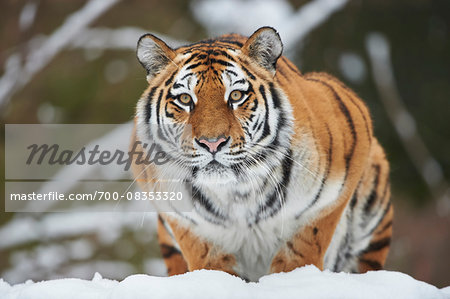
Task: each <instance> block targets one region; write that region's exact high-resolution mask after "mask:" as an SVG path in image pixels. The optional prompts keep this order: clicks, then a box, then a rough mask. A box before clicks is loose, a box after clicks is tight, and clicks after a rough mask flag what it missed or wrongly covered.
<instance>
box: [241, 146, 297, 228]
mask: <svg viewBox="0 0 450 299" xmlns="http://www.w3.org/2000/svg"><path fill="white" fill-rule="evenodd" d="M292 165H293V159H292V151H291V150H289V151H288V153H287V154H286V156H285V158H284V159H283V162H282V165H281V169H282V171H283V174H282V177H281V181H280V182H278V184H277V185H276V186H275V188H274V190H273V192H272V194H271V195H270V196H269V197H268V199H267V200H266V201H265V202H264V203H263V204H262V205H260V206H259V208H258V212H257V213H256V216H255V218H254V224H258V222H259V221H260V220H261V219H263V218H264V219H265V218H268V217H273V216H274V215H275V214H276V213H278V212H279V211H280V210H281V208H282V206H283V204H284V203H285V202H286V195H287V189H288V186H289V182H290V179H291V171H292ZM277 196H280V198H278V197H277ZM269 209H270V213H269V215H267V214H266V212H267V210H269ZM263 214H265V215H263ZM252 225H253V223H249V226H252Z"/></svg>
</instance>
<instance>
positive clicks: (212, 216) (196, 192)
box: [192, 186, 228, 225]
mask: <svg viewBox="0 0 450 299" xmlns="http://www.w3.org/2000/svg"><path fill="white" fill-rule="evenodd" d="M192 200H193V202H194V207H195V206H196V205H200V207H202V208H203V209H204V210H205V211H206V212H208V214H209V215H204V216H206V217H204V218H205V219H206V220H207V221H209V222H211V223H213V224H219V225H223V224H224V222H225V221H226V220H228V217H226V216H224V215H222V214H221V213H219V212H218V211H217V210H216V209H215V208H214V206H213V203H212V202H211V201H210V200H209V199H208V198H207V197H206V196H205V195H204V194H203V193H202V192H201V191H200V189H198V188H196V187H194V186H193V187H192Z"/></svg>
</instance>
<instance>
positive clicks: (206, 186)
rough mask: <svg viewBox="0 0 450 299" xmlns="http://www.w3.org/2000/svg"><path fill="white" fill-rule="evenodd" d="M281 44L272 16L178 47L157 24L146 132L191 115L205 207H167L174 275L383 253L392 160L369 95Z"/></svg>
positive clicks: (145, 60)
mask: <svg viewBox="0 0 450 299" xmlns="http://www.w3.org/2000/svg"><path fill="white" fill-rule="evenodd" d="M142 41H145V42H146V43H147V44H143V43H142ZM139 49H141V53H140V50H139ZM281 49H282V45H281V41H279V37H278V35H277V34H276V33H275V31H274V30H273V29H271V28H267V27H263V28H261V29H260V30H258V31H257V32H255V33H254V34H253V35H252V36H251V37H250V38H249V39H247V38H245V37H242V36H238V35H227V36H223V37H221V38H218V39H215V40H208V41H203V42H200V43H197V44H193V45H190V46H186V47H181V48H179V49H176V50H172V49H170V48H169V47H168V46H167V45H165V44H164V43H163V42H162V41H160V40H158V39H156V38H154V37H152V36H147V37H144V40H143V39H141V42H140V43H139V47H138V58H139V59H140V61H141V63H142V64H143V66H144V67H145V68H146V70H147V73H148V78H149V88H148V89H147V91H146V92H145V93H144V95H143V97H142V98H141V100H140V102H139V104H138V109H137V118H136V134H135V137H134V138H135V140H142V141H145V139H146V136H145V134H147V133H146V132H148V129H147V128H146V126H148V125H149V124H150V123H157V124H159V125H161V123H164V122H167V123H171V124H189V125H191V126H192V134H193V138H194V145H192V149H191V150H192V152H191V154H193V156H194V159H193V160H194V162H193V164H192V171H191V172H190V174H189V175H191V177H190V178H189V179H190V180H191V182H192V186H193V191H194V192H193V198H192V201H193V204H194V211H193V212H192V213H188V214H186V213H161V214H160V217H159V223H158V236H159V240H160V246H161V251H162V254H163V257H164V258H165V261H166V264H167V266H168V272H169V274H171V275H173V274H179V273H184V272H186V271H191V270H195V269H202V268H206V269H219V270H223V271H227V272H229V273H233V274H236V275H239V276H241V277H243V278H246V279H249V280H257V279H258V278H259V277H261V276H262V275H264V274H267V273H272V272H282V271H290V270H293V269H295V268H297V267H300V266H303V265H306V264H314V265H316V266H317V267H319V268H321V269H323V268H327V269H331V270H334V271H341V270H345V271H352V272H364V271H367V270H371V269H380V268H381V267H382V266H383V264H384V261H385V259H386V255H387V252H388V248H389V242H390V236H391V233H392V217H393V209H392V205H391V204H390V190H389V181H388V177H389V166H388V163H387V161H386V158H385V155H384V153H383V150H382V148H381V147H380V145H379V144H378V142H377V140H376V139H375V137H374V136H373V129H372V123H371V118H370V115H369V112H368V110H367V107H366V106H365V105H364V103H363V102H362V101H361V100H360V99H359V98H358V97H357V96H356V95H355V94H354V93H353V92H352V91H351V90H350V89H349V88H347V87H346V86H344V85H343V84H342V83H341V82H339V81H338V80H337V79H335V78H333V77H331V76H329V75H327V74H321V73H312V74H306V75H303V74H301V73H300V72H299V71H298V69H297V68H296V67H295V66H294V65H293V64H292V63H291V62H290V61H289V60H287V59H286V58H285V57H280V55H281ZM144 50H146V51H144ZM150 58H151V59H150ZM183 87H184V88H183ZM180 89H181V91H180ZM188 100H190V102H188ZM184 102H186V103H187V104H186V107H185V106H183V105H184ZM161 146H162V147H164V141H163V140H162V141H161ZM199 153H200V154H199ZM198 156H200V158H198ZM197 161H199V162H197ZM195 162H197V164H195ZM202 163H203V164H202ZM166 167H168V166H166ZM173 167H176V166H173ZM134 172H135V174H136V176H137V177H139V176H142V173H145V176H146V177H147V178H158V173H160V172H158V169H157V167H156V166H152V167H148V168H147V169H143V168H142V167H140V166H138V165H135V166H134ZM143 186H144V188H147V189H148V188H149V185H148V183H147V184H143Z"/></svg>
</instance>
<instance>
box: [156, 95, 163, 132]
mask: <svg viewBox="0 0 450 299" xmlns="http://www.w3.org/2000/svg"><path fill="white" fill-rule="evenodd" d="M162 96H163V90H162V89H161V91H160V92H159V96H158V101H157V102H156V121H157V123H158V125H159V124H160V120H159V117H160V115H159V111H160V109H161V100H162Z"/></svg>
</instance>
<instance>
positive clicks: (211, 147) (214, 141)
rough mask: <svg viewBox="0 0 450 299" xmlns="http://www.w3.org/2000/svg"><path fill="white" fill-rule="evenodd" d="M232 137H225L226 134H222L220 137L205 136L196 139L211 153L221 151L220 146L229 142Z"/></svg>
mask: <svg viewBox="0 0 450 299" xmlns="http://www.w3.org/2000/svg"><path fill="white" fill-rule="evenodd" d="M228 139H230V137H228V138H225V136H220V137H218V138H206V137H204V136H202V137H200V138H199V139H197V138H195V141H196V142H197V144H198V145H200V146H201V147H203V148H205V149H207V150H208V151H209V152H210V153H211V154H214V153H216V152H218V151H220V148H221V147H222V146H223V145H225V143H227V141H228Z"/></svg>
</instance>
